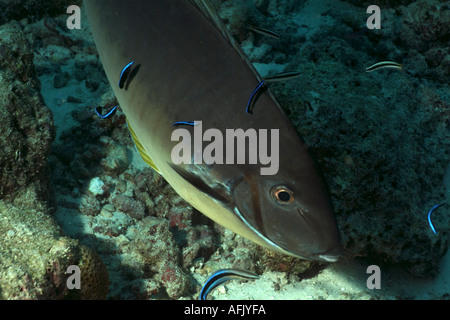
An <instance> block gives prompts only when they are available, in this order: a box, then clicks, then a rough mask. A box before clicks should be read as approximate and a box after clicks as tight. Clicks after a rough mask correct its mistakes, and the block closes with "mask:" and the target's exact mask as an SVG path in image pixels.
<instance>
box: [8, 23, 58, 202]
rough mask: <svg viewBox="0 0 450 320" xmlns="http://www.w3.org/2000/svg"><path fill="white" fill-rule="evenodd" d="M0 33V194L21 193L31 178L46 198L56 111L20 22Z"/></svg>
mask: <svg viewBox="0 0 450 320" xmlns="http://www.w3.org/2000/svg"><path fill="white" fill-rule="evenodd" d="M0 38H1V39H2V43H1V45H0V78H1V79H2V81H1V82H0V101H2V103H1V104H0V128H1V132H2V134H1V135H0V150H1V155H0V199H2V198H13V197H18V196H20V195H21V194H22V193H23V192H24V190H25V189H26V187H27V186H29V185H30V184H33V183H36V187H37V189H41V190H40V191H39V192H38V195H37V196H38V197H40V198H43V199H45V198H47V196H48V193H47V192H46V189H47V186H46V183H47V182H48V181H47V178H46V159H47V156H48V154H49V152H50V145H51V142H52V135H53V133H52V130H53V119H52V114H51V112H50V110H49V109H48V108H47V107H46V106H45V105H44V102H43V101H42V99H41V96H40V93H39V89H40V88H39V82H38V81H37V78H36V74H35V71H34V66H33V52H32V50H31V48H30V45H29V43H28V41H27V40H26V38H25V37H24V35H23V34H22V32H21V31H20V29H19V27H18V26H17V25H16V24H8V25H3V26H1V27H0ZM37 189H36V190H37Z"/></svg>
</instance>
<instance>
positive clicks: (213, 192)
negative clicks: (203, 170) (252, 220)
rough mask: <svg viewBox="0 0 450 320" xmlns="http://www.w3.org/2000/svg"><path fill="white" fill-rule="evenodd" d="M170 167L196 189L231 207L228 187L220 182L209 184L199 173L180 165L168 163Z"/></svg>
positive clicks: (231, 200) (231, 201)
mask: <svg viewBox="0 0 450 320" xmlns="http://www.w3.org/2000/svg"><path fill="white" fill-rule="evenodd" d="M169 165H170V167H171V168H172V169H173V170H174V171H175V172H176V173H177V174H178V175H180V176H181V177H182V178H183V179H184V180H185V181H186V182H188V183H189V184H191V185H192V186H193V187H195V188H196V189H197V190H199V191H201V192H203V193H204V194H206V195H208V196H209V197H211V198H213V199H214V200H216V201H217V202H220V203H221V204H222V205H223V206H224V207H226V208H232V207H233V202H234V201H233V198H232V195H231V193H230V192H229V191H228V190H227V189H228V188H227V187H226V186H224V185H222V184H218V183H216V182H215V183H214V184H213V185H210V184H209V183H208V182H206V179H202V177H201V175H200V174H195V173H193V172H190V171H188V170H186V169H185V168H183V167H182V166H178V165H174V164H172V163H169Z"/></svg>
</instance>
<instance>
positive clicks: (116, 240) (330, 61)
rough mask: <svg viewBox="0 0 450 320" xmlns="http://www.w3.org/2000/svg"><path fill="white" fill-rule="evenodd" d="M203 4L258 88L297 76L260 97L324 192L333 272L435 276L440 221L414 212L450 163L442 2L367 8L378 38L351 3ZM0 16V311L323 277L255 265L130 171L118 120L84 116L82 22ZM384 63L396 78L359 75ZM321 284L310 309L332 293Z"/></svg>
mask: <svg viewBox="0 0 450 320" xmlns="http://www.w3.org/2000/svg"><path fill="white" fill-rule="evenodd" d="M213 2H214V3H215V4H216V6H217V7H218V11H219V13H220V15H221V16H222V17H223V18H224V21H225V24H226V25H227V27H228V28H229V29H230V30H231V32H232V33H233V35H234V36H235V37H236V39H238V41H239V42H240V43H241V44H242V46H243V48H244V50H245V52H246V53H247V54H248V56H249V57H250V59H251V60H252V62H254V63H255V66H256V67H257V69H258V70H259V71H260V72H261V74H264V75H265V74H267V73H273V72H277V71H278V72H279V71H292V70H296V71H300V73H301V76H300V77H299V78H297V79H294V80H291V81H289V82H283V83H273V84H270V89H271V90H272V92H273V93H274V95H275V96H276V98H277V100H278V101H279V102H280V105H282V107H283V108H284V109H285V111H286V113H287V114H288V116H289V118H290V119H291V121H292V122H293V123H294V125H295V127H296V128H297V131H298V132H299V134H300V135H301V136H303V137H304V138H305V140H306V141H307V142H308V144H309V145H310V146H311V150H312V151H313V153H314V155H315V156H316V158H317V160H318V162H319V164H320V166H321V168H322V169H323V172H324V175H325V178H326V180H327V181H328V184H329V188H330V193H331V196H332V198H333V202H334V204H335V209H336V213H337V219H338V222H339V225H340V229H341V235H342V240H343V243H344V246H345V250H346V251H345V252H346V254H345V256H344V257H343V259H342V260H344V261H343V262H342V261H341V262H338V263H337V264H336V265H339V263H343V264H345V263H346V262H347V261H351V260H352V259H354V258H356V259H365V260H364V261H368V262H370V263H375V264H378V265H380V266H381V267H382V268H384V267H386V268H388V267H391V266H402V267H404V268H406V269H407V270H408V271H409V272H410V273H412V274H413V275H414V276H428V275H434V274H436V273H437V272H438V268H439V262H440V259H441V257H442V255H443V254H444V252H445V251H446V249H447V246H448V229H445V226H446V225H448V219H449V218H448V208H446V207H442V208H440V210H439V212H437V213H436V216H435V217H436V226H437V228H438V229H439V230H442V231H441V232H440V233H439V235H434V234H433V233H432V232H430V230H429V229H428V226H427V224H426V212H427V210H428V209H429V208H430V207H431V206H432V205H433V204H436V203H437V202H439V201H441V200H442V198H443V196H444V193H445V190H444V186H443V183H442V176H443V173H444V169H445V168H446V167H447V166H448V159H449V150H450V146H449V141H450V137H449V126H450V122H449V116H450V107H449V105H450V102H449V96H448V92H449V90H448V82H449V81H448V79H449V56H448V32H449V31H448V26H449V25H450V23H448V22H447V21H448V13H449V10H448V6H446V5H445V4H443V2H442V1H437V0H436V1H423V0H418V1H414V2H413V1H406V0H405V1H394V2H389V3H388V2H386V1H383V2H381V4H382V5H383V6H386V8H382V10H383V12H382V14H383V25H382V29H381V30H373V31H367V30H365V27H364V26H365V19H366V17H367V15H366V14H365V10H363V9H362V8H363V7H364V6H365V5H363V7H355V6H353V5H352V4H351V2H352V1H347V2H339V1H338V2H336V1H323V2H322V1H321V2H314V1H295V0H289V1H281V0H254V1H245V2H243V1H239V0H223V1H222V0H221V1H219V0H217V1H213ZM4 3H6V1H0V8H2V7H1V5H3V4H4ZM9 3H11V4H17V3H20V4H22V8H20V10H18V9H14V7H11V9H9V8H8V9H7V10H6V9H5V11H3V12H2V14H1V19H10V18H11V17H14V18H15V19H21V18H24V17H27V18H28V19H22V20H21V21H20V22H11V23H9V24H6V25H3V26H1V27H0V36H1V38H2V43H1V45H0V56H1V57H2V59H1V61H0V64H1V68H0V77H1V78H2V79H3V80H2V83H1V85H0V95H1V101H2V104H0V115H1V116H0V127H1V128H2V130H1V132H0V148H1V149H2V152H1V154H0V168H1V169H0V233H1V234H4V235H6V236H4V237H0V249H1V250H0V298H2V299H103V298H105V297H106V296H107V297H108V298H110V299H166V298H170V299H186V298H195V297H197V295H198V292H199V290H200V288H201V285H202V283H203V282H204V281H205V280H206V278H207V277H208V275H210V274H211V273H212V272H213V271H215V270H217V269H219V268H224V267H226V268H230V267H236V268H241V269H245V270H251V271H253V272H257V273H258V274H260V275H261V276H262V278H264V277H267V278H269V279H270V281H271V283H272V284H271V286H272V288H273V291H274V292H275V291H276V292H278V293H280V292H282V288H283V287H285V286H288V285H289V284H292V283H299V282H300V281H302V282H301V284H302V285H303V284H304V283H306V282H307V279H308V278H312V279H313V278H314V277H315V276H316V275H318V274H319V273H322V272H324V273H326V270H327V269H326V268H327V267H328V265H327V264H323V263H317V262H310V261H300V260H298V259H294V258H291V257H287V256H282V255H280V254H277V253H274V252H271V251H267V250H265V249H263V248H260V247H258V246H257V245H255V244H253V243H251V242H249V241H247V240H245V239H243V238H242V237H240V236H237V235H235V234H233V233H232V232H231V231H229V230H226V229H224V228H222V227H220V226H217V225H215V224H214V223H212V222H211V221H210V220H208V219H207V218H206V217H204V216H203V215H202V214H201V213H199V212H197V211H196V210H194V209H193V208H192V207H190V206H189V205H188V204H187V203H186V202H185V201H183V200H182V199H181V198H180V197H179V196H178V195H177V194H176V193H175V192H174V191H173V189H172V188H171V187H170V186H169V185H168V184H167V183H166V181H165V180H164V179H163V178H162V177H161V176H160V175H158V174H157V173H155V172H154V171H153V170H152V169H150V168H148V167H147V166H146V165H145V163H143V162H142V160H141V159H140V156H139V154H138V153H137V152H136V150H135V149H134V146H133V143H132V141H131V139H130V136H129V132H128V129H127V126H126V122H125V117H124V115H123V114H122V112H121V111H120V108H119V110H118V111H117V113H116V114H115V115H114V117H112V118H111V119H107V120H102V119H99V118H98V117H97V116H96V115H95V112H94V108H95V107H96V106H98V105H101V106H104V107H105V108H108V107H111V106H114V105H116V101H115V99H114V96H113V94H112V91H111V89H110V88H109V83H108V82H107V80H106V76H105V74H104V72H103V68H102V66H101V63H100V61H99V59H98V56H97V53H96V49H95V46H94V43H93V41H92V38H91V36H90V32H89V29H88V27H87V25H86V24H83V25H82V27H83V29H82V30H79V31H68V30H66V29H65V19H66V18H67V16H66V15H65V10H63V11H61V12H60V13H61V14H62V15H61V16H56V11H55V10H53V9H50V6H51V7H52V8H58V6H59V4H61V2H60V1H46V2H41V3H43V6H42V7H41V8H44V9H43V10H44V11H46V13H49V15H46V16H45V18H42V19H40V17H41V14H42V12H43V11H40V12H39V11H36V12H34V13H33V14H32V15H30V14H29V12H30V11H29V10H31V9H32V8H33V5H35V4H36V3H37V2H35V1H27V4H26V5H24V1H9ZM73 4H76V2H75V3H73ZM359 4H361V3H360V2H358V5H359ZM64 5H66V4H64ZM355 5H356V4H355ZM388 7H389V8H388ZM58 10H59V9H58ZM355 12H361V14H355ZM13 14H14V15H13ZM82 19H83V20H84V19H86V17H85V16H83V17H82ZM0 21H2V20H0ZM31 21H35V22H33V23H30V22H31ZM418 21H421V23H418ZM422 22H423V23H422ZM249 25H257V26H261V27H268V28H269V29H273V30H275V31H277V32H280V33H281V34H282V37H281V38H280V39H272V38H270V39H268V38H267V37H264V36H261V35H257V34H254V33H252V32H250V31H249V29H248V26H249ZM387 59H389V60H394V61H398V62H402V63H403V65H404V71H402V72H397V71H392V70H383V71H380V72H374V73H370V74H369V73H365V72H364V69H365V67H366V66H368V65H370V64H372V63H373V62H376V61H380V60H387ZM35 70H36V71H35ZM37 77H39V79H40V83H39V81H38V80H37ZM39 91H40V92H39ZM40 94H42V96H43V98H44V100H45V104H47V105H48V106H49V108H51V113H52V114H53V118H54V121H55V125H53V120H52V114H51V113H50V111H49V110H48V108H47V107H46V106H45V105H44V102H43V101H42V98H41V96H40ZM405 97H406V98H405ZM52 140H53V144H52V148H51V151H50V144H51V143H52ZM49 173H50V174H49ZM50 175H51V184H50V187H49V176H50ZM55 220H56V221H57V223H56V222H55ZM57 224H58V225H57ZM62 230H63V231H62ZM69 265H78V266H79V267H80V269H81V276H82V279H81V283H82V286H81V288H82V289H81V291H74V290H69V289H68V288H67V286H66V280H67V277H68V276H69V275H68V274H66V273H65V271H66V270H67V268H68V266H69ZM83 284H85V285H83ZM327 285H328V284H327ZM327 285H324V288H325V287H326V288H325V289H324V290H325V292H326V293H325V294H323V295H321V296H320V297H315V298H319V299H320V298H327V297H333V294H332V293H331V292H330V293H328V291H329V287H328V286H327ZM108 286H109V291H108ZM361 286H364V284H361ZM220 290H222V291H223V292H225V291H226V288H222V289H220ZM339 290H340V289H339ZM108 292H109V293H108ZM339 294H340V295H339V297H341V296H345V298H357V299H358V298H361V297H364V298H367V297H371V298H374V297H375V298H378V297H379V295H376V294H372V293H361V291H360V292H358V293H347V292H344V293H342V292H340V291H339ZM213 296H214V295H213ZM409 296H410V295H409ZM291 298H292V297H291Z"/></svg>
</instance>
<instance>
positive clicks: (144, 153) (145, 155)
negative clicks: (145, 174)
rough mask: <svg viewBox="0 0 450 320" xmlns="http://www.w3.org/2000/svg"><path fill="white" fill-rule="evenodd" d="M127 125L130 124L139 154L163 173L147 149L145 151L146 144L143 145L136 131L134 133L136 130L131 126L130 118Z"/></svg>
mask: <svg viewBox="0 0 450 320" xmlns="http://www.w3.org/2000/svg"><path fill="white" fill-rule="evenodd" d="M127 126H128V130H130V133H131V138H133V142H134V145H135V146H136V149H137V151H138V152H139V154H140V155H141V157H142V159H143V160H144V161H145V163H147V164H148V165H149V166H150V167H152V168H153V169H154V170H155V171H156V172H158V173H159V174H161V172H160V171H159V169H158V167H157V166H156V165H155V163H154V162H153V160H152V158H151V157H150V156H149V155H148V153H147V151H145V148H144V146H143V145H142V143H141V141H140V140H139V138H138V137H137V136H136V133H134V130H133V128H132V127H131V125H130V123H129V122H128V120H127Z"/></svg>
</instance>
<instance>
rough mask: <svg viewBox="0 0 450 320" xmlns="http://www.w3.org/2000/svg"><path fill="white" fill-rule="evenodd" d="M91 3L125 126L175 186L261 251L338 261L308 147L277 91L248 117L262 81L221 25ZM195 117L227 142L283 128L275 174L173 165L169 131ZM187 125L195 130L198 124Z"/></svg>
mask: <svg viewBox="0 0 450 320" xmlns="http://www.w3.org/2000/svg"><path fill="white" fill-rule="evenodd" d="M85 6H86V8H87V12H88V17H89V22H90V25H91V29H92V32H93V35H94V39H95V42H96V45H97V48H98V51H99V54H100V57H101V60H102V63H103V66H104V67H105V71H106V74H107V76H108V79H109V80H110V83H111V85H112V88H113V90H114V93H115V94H116V97H117V99H118V101H119V103H120V105H121V108H122V109H123V111H124V113H125V115H126V117H127V121H128V123H129V125H130V127H131V128H132V129H133V131H134V133H135V136H136V137H137V138H138V139H139V141H140V143H141V144H142V146H143V148H144V149H145V152H146V153H147V154H148V155H149V156H150V157H151V159H152V161H153V162H154V164H155V166H156V167H157V169H158V171H159V172H160V173H162V174H163V176H164V178H165V179H166V180H167V181H168V182H169V183H170V184H171V185H172V186H173V187H174V189H175V190H176V191H177V192H178V193H179V194H180V195H181V196H182V197H183V198H184V199H185V200H187V201H188V202H190V203H191V204H192V205H193V206H194V207H196V208H197V209H198V210H199V211H201V212H202V213H204V214H205V215H207V216H209V217H210V218H212V219H213V220H215V221H216V222H218V223H219V224H222V225H224V226H225V227H227V228H229V229H231V230H233V231H234V232H236V233H238V234H241V235H243V236H245V237H247V238H249V239H250V240H252V241H254V242H256V243H258V244H260V245H263V246H266V247H268V248H271V249H275V250H278V251H280V252H283V253H286V254H290V255H293V256H297V257H302V258H307V259H319V260H327V261H334V260H335V259H336V258H337V256H338V255H339V254H340V251H341V247H340V243H339V235H338V231H337V226H336V221H335V218H334V214H333V211H332V206H331V202H330V200H329V197H328V195H327V191H326V188H325V186H324V184H323V182H322V180H321V178H320V175H319V174H318V172H317V169H316V165H315V163H314V161H313V160H312V158H311V157H310V155H309V153H308V151H307V146H306V144H305V143H304V142H303V141H302V140H301V139H300V138H299V137H298V135H297V133H296V131H295V129H294V127H293V126H292V124H291V123H290V121H289V120H288V118H287V117H286V115H285V114H284V113H283V111H282V110H281V108H280V106H279V105H278V103H277V102H276V101H275V99H274V98H273V97H272V95H271V94H270V91H265V92H263V93H262V94H261V95H260V96H259V98H258V100H257V102H256V104H255V106H254V111H253V114H252V115H250V114H248V113H246V112H245V110H246V106H247V103H248V100H249V98H250V95H251V93H252V92H253V90H254V89H255V87H256V86H257V85H258V83H259V82H260V80H261V79H260V78H259V76H258V75H257V73H256V71H255V70H254V68H253V67H252V66H251V64H250V63H249V62H248V60H247V59H244V58H243V56H242V52H239V49H236V48H235V47H234V46H233V45H232V44H231V42H230V39H228V38H227V37H226V36H224V35H223V33H222V32H221V30H219V28H218V27H217V24H216V23H214V18H213V17H211V16H208V15H207V14H205V12H203V11H201V10H200V9H199V8H198V7H197V5H196V1H188V0H185V1H182V0H165V1H156V0H145V1H144V0H143V1H139V0H131V1H126V0H86V1H85ZM130 61H135V64H136V65H139V69H138V71H137V72H136V74H135V75H134V76H133V78H132V79H131V80H130V82H129V84H128V85H127V86H126V88H124V89H120V88H119V87H118V85H117V83H118V81H119V76H120V74H121V72H122V69H123V68H124V66H125V65H127V64H128V63H129V62H130ZM197 120H200V121H202V129H203V132H205V131H206V130H207V129H209V128H215V129H219V130H220V131H221V132H223V133H224V135H225V132H226V130H227V129H237V128H241V129H243V130H244V131H246V130H247V129H255V130H256V131H257V132H259V130H260V129H261V130H267V131H268V132H272V131H271V130H274V129H277V130H279V170H278V172H277V173H276V174H275V175H265V176H263V175H261V174H260V168H261V167H264V166H261V165H255V164H248V163H247V164H239V165H237V164H233V165H231V164H213V165H206V164H182V165H174V164H173V163H172V160H171V152H172V150H173V148H174V146H175V145H176V144H177V143H178V142H174V141H171V136H172V133H173V131H174V127H172V126H171V124H172V123H174V122H178V121H197ZM184 128H185V130H188V131H189V132H191V133H194V130H195V127H184ZM269 141H270V139H269ZM207 144H208V143H207V142H204V145H207ZM268 150H269V151H270V150H271V145H270V144H269V147H268ZM236 151H239V150H236ZM247 159H248V158H247ZM276 186H286V187H287V188H288V190H290V191H292V195H293V196H294V197H295V200H294V201H293V202H292V203H290V204H280V203H279V202H277V201H275V199H273V190H274V187H276ZM292 199H293V198H292Z"/></svg>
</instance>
